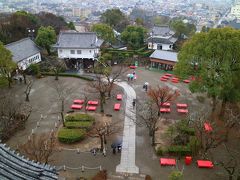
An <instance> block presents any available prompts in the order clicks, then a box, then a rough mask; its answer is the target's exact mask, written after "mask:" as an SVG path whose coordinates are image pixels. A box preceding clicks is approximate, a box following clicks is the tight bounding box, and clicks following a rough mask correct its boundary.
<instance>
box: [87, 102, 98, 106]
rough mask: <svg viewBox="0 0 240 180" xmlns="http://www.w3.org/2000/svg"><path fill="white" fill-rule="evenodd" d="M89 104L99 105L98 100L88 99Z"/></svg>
mask: <svg viewBox="0 0 240 180" xmlns="http://www.w3.org/2000/svg"><path fill="white" fill-rule="evenodd" d="M88 105H95V106H96V105H98V101H88Z"/></svg>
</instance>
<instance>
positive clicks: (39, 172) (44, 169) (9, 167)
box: [0, 143, 58, 180]
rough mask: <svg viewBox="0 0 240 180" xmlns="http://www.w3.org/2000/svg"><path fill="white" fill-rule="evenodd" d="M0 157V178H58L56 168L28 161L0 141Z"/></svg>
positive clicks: (52, 179)
mask: <svg viewBox="0 0 240 180" xmlns="http://www.w3.org/2000/svg"><path fill="white" fill-rule="evenodd" d="M0 159H1V161H0V167H1V168H0V179H32V180H39V179H46V180H57V179H58V173H57V170H56V168H54V167H52V166H49V165H47V164H40V163H39V162H34V161H30V160H28V159H26V158H24V157H23V156H20V155H19V154H16V153H15V152H14V151H12V150H10V148H8V147H6V146H5V145H4V144H1V143H0Z"/></svg>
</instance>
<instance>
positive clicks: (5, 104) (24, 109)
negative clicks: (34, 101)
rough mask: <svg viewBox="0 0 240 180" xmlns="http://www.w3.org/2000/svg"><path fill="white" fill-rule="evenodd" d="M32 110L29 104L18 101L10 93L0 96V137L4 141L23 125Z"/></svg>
mask: <svg viewBox="0 0 240 180" xmlns="http://www.w3.org/2000/svg"><path fill="white" fill-rule="evenodd" d="M31 112H32V107H31V106H30V105H29V104H26V103H23V102H18V101H16V99H14V96H13V95H12V94H10V93H4V94H2V97H0V127H1V128H0V138H1V140H3V141H5V140H7V139H8V138H9V137H11V135H12V134H14V133H15V132H16V131H17V130H19V129H23V128H24V127H25V122H26V121H27V120H28V118H29V116H30V114H31Z"/></svg>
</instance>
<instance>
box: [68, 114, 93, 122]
mask: <svg viewBox="0 0 240 180" xmlns="http://www.w3.org/2000/svg"><path fill="white" fill-rule="evenodd" d="M65 121H95V118H94V117H92V116H90V115H88V114H80V113H75V114H69V115H67V116H65Z"/></svg>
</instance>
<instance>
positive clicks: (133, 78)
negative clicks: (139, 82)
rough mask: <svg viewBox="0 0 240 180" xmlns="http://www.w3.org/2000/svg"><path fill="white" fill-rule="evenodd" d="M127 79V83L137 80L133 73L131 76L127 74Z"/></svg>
mask: <svg viewBox="0 0 240 180" xmlns="http://www.w3.org/2000/svg"><path fill="white" fill-rule="evenodd" d="M127 78H128V81H130V80H131V81H132V80H136V79H137V75H136V72H135V71H133V73H132V74H128V75H127Z"/></svg>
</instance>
